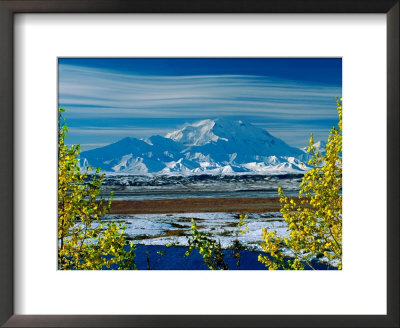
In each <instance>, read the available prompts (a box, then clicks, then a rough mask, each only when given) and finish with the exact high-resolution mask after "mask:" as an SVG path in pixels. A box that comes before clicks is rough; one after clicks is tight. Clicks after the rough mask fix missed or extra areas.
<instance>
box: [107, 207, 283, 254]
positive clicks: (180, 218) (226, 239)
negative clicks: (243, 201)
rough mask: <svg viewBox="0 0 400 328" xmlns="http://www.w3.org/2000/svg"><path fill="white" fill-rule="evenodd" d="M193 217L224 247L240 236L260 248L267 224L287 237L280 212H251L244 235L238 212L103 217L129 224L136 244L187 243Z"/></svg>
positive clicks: (243, 241)
mask: <svg viewBox="0 0 400 328" xmlns="http://www.w3.org/2000/svg"><path fill="white" fill-rule="evenodd" d="M192 218H193V219H194V220H195V221H196V224H197V227H198V230H199V231H200V232H203V233H205V234H206V235H207V236H209V237H210V238H213V239H216V240H219V241H220V242H221V246H222V247H223V248H229V247H230V246H231V245H232V244H233V242H234V240H236V239H237V240H239V241H240V243H241V244H242V245H243V246H245V247H246V248H247V249H248V250H261V247H260V243H261V241H262V240H261V236H262V228H264V227H265V228H268V229H274V230H276V231H277V234H278V235H279V236H282V237H283V236H287V231H286V228H287V225H286V223H285V221H284V220H283V218H282V216H281V214H280V213H279V212H272V213H250V214H248V218H247V219H246V223H247V225H248V227H249V231H248V232H246V233H245V234H241V233H240V229H239V228H238V227H237V223H238V222H239V214H238V213H218V212H216V213H214V212H212V213H175V214H132V215H122V216H121V215H106V216H105V218H104V219H105V220H115V221H116V220H118V221H120V220H121V221H122V222H124V223H125V224H126V225H127V229H126V234H127V235H128V237H129V238H130V239H132V241H133V242H134V243H135V244H142V245H166V244H178V245H181V246H187V245H188V243H187V237H186V236H189V235H190V234H191V230H190V227H191V225H192V223H191V219H192ZM242 230H243V228H242Z"/></svg>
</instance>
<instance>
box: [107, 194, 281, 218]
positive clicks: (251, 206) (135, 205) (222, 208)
mask: <svg viewBox="0 0 400 328" xmlns="http://www.w3.org/2000/svg"><path fill="white" fill-rule="evenodd" d="M279 210H280V203H279V198H278V197H271V198H187V199H157V200H138V201H136V200H135V201H121V200H114V201H113V202H112V204H111V214H165V213H191V212H193V213H200V212H228V213H233V212H235V213H260V212H278V211H279ZM185 219H187V218H185ZM189 220H190V219H189Z"/></svg>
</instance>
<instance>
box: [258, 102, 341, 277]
mask: <svg viewBox="0 0 400 328" xmlns="http://www.w3.org/2000/svg"><path fill="white" fill-rule="evenodd" d="M337 111H338V114H339V123H338V126H337V127H333V128H332V129H331V131H330V134H329V137H328V141H327V144H326V148H325V153H321V152H318V151H317V150H316V149H315V147H314V146H313V144H314V139H313V136H312V135H311V138H310V142H309V147H308V149H307V151H308V152H309V153H310V154H311V155H312V158H311V159H310V160H309V162H308V164H309V165H310V166H312V169H311V170H309V171H308V172H307V173H306V174H304V177H303V179H302V182H301V184H300V191H299V197H296V198H289V197H286V196H285V195H284V193H283V190H282V188H279V195H280V202H281V204H282V205H281V213H282V215H283V218H284V219H285V221H286V223H287V225H288V237H285V238H282V237H279V236H277V233H276V231H274V230H272V231H269V230H267V229H265V228H264V229H263V235H262V239H263V242H262V244H261V247H262V248H263V250H264V251H265V252H267V253H269V255H270V256H268V255H259V257H258V260H259V261H260V262H262V263H264V264H265V266H266V267H267V268H268V269H269V270H276V269H279V268H283V269H288V270H302V269H304V268H305V267H307V266H308V267H310V268H312V269H314V268H313V264H312V263H311V262H312V260H313V259H315V258H319V259H321V260H325V261H327V262H328V261H329V263H331V264H334V265H336V266H337V268H338V269H339V270H341V268H342V196H341V188H342V98H340V99H337ZM288 254H289V255H290V257H291V258H292V259H290V260H285V256H286V255H288Z"/></svg>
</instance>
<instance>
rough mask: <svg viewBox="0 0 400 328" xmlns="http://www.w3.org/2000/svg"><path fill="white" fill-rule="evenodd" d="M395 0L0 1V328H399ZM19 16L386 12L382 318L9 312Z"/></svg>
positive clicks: (399, 146) (399, 145)
mask: <svg viewBox="0 0 400 328" xmlns="http://www.w3.org/2000/svg"><path fill="white" fill-rule="evenodd" d="M399 8H400V5H399V0H268V1H261V0H197V1H195V0H132V1H130V0H58V1H56V0H37V1H36V0H34V1H32V0H25V1H23V0H21V1H20V0H0V113H1V116H0V149H1V156H0V184H1V185H0V186H1V187H0V208H1V214H0V259H1V261H0V324H1V325H3V326H4V327H200V326H205V327H242V326H243V327H399V279H398V277H399V199H400V197H399V196H400V195H399V185H400V184H399V182H400V180H399V171H400V168H399V149H400V143H399V141H400V134H399V130H400V129H399V27H400V26H399ZM16 13H385V14H386V17H387V243H388V245H387V315H326V316H325V315H291V316H281V315H268V316H264V315H252V316H243V315H238V316H231V315H213V316H208V315H196V316H188V315H159V316H158V315H157V316H155V315H154V316H151V315H150V316H146V315H117V316H99V315H34V316H31V315H14V297H13V289H14V288H13V287H14V280H13V276H14V272H13V263H14V260H13V258H14V254H13V233H14V231H13V204H14V195H13V191H14V188H13V181H14V179H13V177H14V175H16V174H18V172H15V171H14V165H13V155H14V143H13V140H14V136H13V133H14V129H13V124H14V113H13V16H14V14H16Z"/></svg>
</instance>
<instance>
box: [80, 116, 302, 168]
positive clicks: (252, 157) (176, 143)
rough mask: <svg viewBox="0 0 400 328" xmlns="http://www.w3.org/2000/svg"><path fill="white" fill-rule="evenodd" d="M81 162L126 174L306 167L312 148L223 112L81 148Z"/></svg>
mask: <svg viewBox="0 0 400 328" xmlns="http://www.w3.org/2000/svg"><path fill="white" fill-rule="evenodd" d="M80 159H81V161H80V163H81V166H83V167H85V166H87V165H91V166H93V167H100V168H101V169H102V171H103V172H112V173H126V174H153V173H155V174H196V173H207V174H235V173H241V172H243V173H244V172H247V173H265V174H279V173H301V172H305V171H306V170H307V169H308V168H307V166H306V165H305V164H304V163H306V162H307V159H308V154H305V152H304V151H303V150H302V149H298V148H294V147H291V146H289V145H288V144H286V143H285V142H284V141H283V140H281V139H279V138H276V137H274V136H272V135H271V134H269V133H268V132H267V131H266V130H264V129H261V128H258V127H256V126H254V125H252V124H250V123H246V122H243V121H240V120H229V119H225V118H218V119H214V120H210V119H208V120H202V121H199V122H196V123H193V124H186V125H185V126H184V127H182V128H181V129H179V130H176V131H173V132H170V133H167V134H166V135H165V137H162V136H159V135H156V136H152V137H150V138H148V139H144V140H141V139H137V138H124V139H122V140H119V141H117V142H116V143H113V144H110V145H107V146H105V147H101V148H97V149H92V150H89V151H86V152H83V153H81V155H80Z"/></svg>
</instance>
